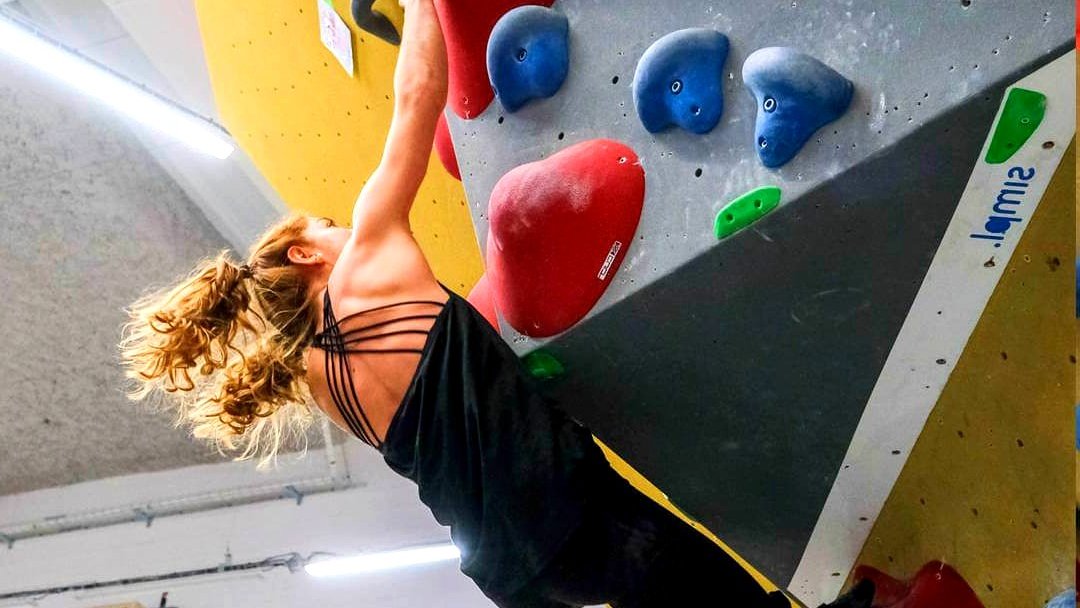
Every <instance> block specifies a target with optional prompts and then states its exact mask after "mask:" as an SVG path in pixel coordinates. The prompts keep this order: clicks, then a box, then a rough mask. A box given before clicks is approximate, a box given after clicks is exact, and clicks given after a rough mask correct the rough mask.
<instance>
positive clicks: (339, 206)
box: [195, 0, 483, 292]
mask: <svg viewBox="0 0 1080 608" xmlns="http://www.w3.org/2000/svg"><path fill="white" fill-rule="evenodd" d="M317 1H318V0H262V1H260V2H246V3H242V4H241V3H235V2H222V1H221V0H196V3H195V5H196V11H197V13H198V17H199V27H200V30H201V32H202V37H203V45H204V48H205V53H206V62H207V67H208V68H209V71H210V79H211V83H212V84H213V88H214V96H215V99H216V101H217V106H218V110H219V112H220V114H221V117H222V120H223V122H224V123H225V125H226V127H228V129H229V130H230V131H231V132H232V134H233V137H234V138H235V139H236V141H237V142H238V143H239V144H240V146H241V147H242V148H243V149H244V151H245V152H247V154H248V155H250V156H251V158H252V159H253V161H254V162H255V164H256V166H257V167H258V168H259V170H260V171H261V172H262V174H263V175H264V176H265V177H266V179H267V180H268V181H269V182H270V184H271V185H272V186H273V187H274V188H275V189H276V190H277V192H278V193H279V194H280V195H281V197H282V199H284V201H285V202H286V204H287V205H288V206H289V207H290V208H291V209H293V210H295V211H298V212H301V213H310V214H317V215H326V216H329V217H333V218H335V219H336V220H338V221H339V222H344V223H347V222H348V221H349V220H350V219H351V210H352V206H353V203H354V202H355V200H356V196H357V195H358V194H359V193H360V188H361V187H362V186H363V185H364V182H365V180H366V179H367V178H368V176H369V175H370V174H371V172H372V171H374V170H375V167H376V166H377V165H378V163H379V160H380V157H381V155H382V148H383V144H384V142H385V140H386V134H387V131H388V130H389V128H390V117H391V115H392V112H393V101H392V97H393V71H394V65H395V63H396V60H397V47H394V46H392V45H390V44H387V43H385V42H383V41H382V40H379V39H378V38H376V37H374V36H371V35H370V34H367V33H365V32H361V31H359V30H357V29H356V28H355V26H354V25H353V24H352V19H351V17H350V16H349V3H348V2H346V1H344V0H338V2H337V4H338V5H339V6H337V7H336V9H337V11H338V13H339V14H340V15H341V16H342V18H343V19H344V20H345V22H346V23H348V24H349V26H350V28H352V30H353V53H354V56H355V60H356V61H355V76H354V77H352V78H350V77H349V75H348V74H347V73H346V72H345V70H344V69H343V68H342V67H341V65H340V64H339V63H338V62H337V60H336V59H335V58H334V57H333V55H331V54H330V51H328V50H327V49H326V48H325V47H324V46H323V44H322V42H321V41H320V39H319V22H318V8H317V4H316V2H317ZM388 12H390V13H391V15H390V16H391V18H392V19H393V20H395V21H400V14H399V13H398V14H395V13H394V11H388ZM224 203H225V204H227V201H225V202H224ZM411 219H412V225H413V229H414V233H415V235H416V239H417V241H419V243H420V246H421V248H423V250H424V252H425V254H426V255H427V257H428V259H429V260H430V261H431V264H432V267H433V268H434V270H435V273H436V274H437V275H438V276H439V278H440V279H441V280H442V281H443V282H444V283H446V284H447V285H448V286H450V287H452V288H454V289H456V290H458V291H461V292H467V291H468V290H469V289H471V288H472V285H473V284H474V283H475V282H476V280H477V279H479V277H480V274H481V273H482V272H483V266H482V261H481V258H480V251H479V247H478V246H477V241H476V234H475V231H474V230H473V226H472V219H471V217H470V216H469V210H468V207H467V206H466V201H465V192H464V189H463V188H462V186H461V183H460V182H458V181H457V180H455V179H453V178H452V177H450V176H449V175H448V174H447V173H446V171H445V170H444V169H443V167H442V165H441V164H440V163H439V161H438V160H437V159H436V158H435V157H434V155H433V156H432V161H431V163H430V165H429V170H428V176H427V178H426V179H425V180H424V183H423V185H422V187H421V188H420V193H419V194H418V196H417V199H416V204H415V205H414V207H413V212H412V216H411Z"/></svg>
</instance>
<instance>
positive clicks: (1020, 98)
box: [986, 88, 1046, 165]
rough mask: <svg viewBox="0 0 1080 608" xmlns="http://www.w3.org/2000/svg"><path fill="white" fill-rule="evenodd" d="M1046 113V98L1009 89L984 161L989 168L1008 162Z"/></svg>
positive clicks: (1021, 90)
mask: <svg viewBox="0 0 1080 608" xmlns="http://www.w3.org/2000/svg"><path fill="white" fill-rule="evenodd" d="M1045 114H1046V95H1043V94H1042V93H1040V92H1038V91H1029V90H1028V89H1021V88H1013V89H1011V90H1010V91H1009V96H1008V97H1006V98H1005V109H1004V110H1002V111H1001V118H1000V119H999V120H998V122H997V125H995V126H994V136H993V137H992V138H991V139H990V149H989V150H987V151H986V162H987V163H989V164H991V165H997V164H1001V163H1003V162H1005V161H1007V160H1009V159H1010V158H1011V157H1012V155H1013V154H1016V151H1017V150H1019V149H1020V148H1022V147H1023V146H1024V143H1025V142H1027V140H1028V138H1030V137H1031V134H1032V133H1034V132H1035V129H1037V128H1039V123H1041V122H1042V119H1043V116H1044V115H1045Z"/></svg>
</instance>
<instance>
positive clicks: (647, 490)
mask: <svg viewBox="0 0 1080 608" xmlns="http://www.w3.org/2000/svg"><path fill="white" fill-rule="evenodd" d="M594 440H595V441H596V443H597V445H599V446H600V449H602V450H603V451H604V455H605V456H606V457H607V459H608V462H610V463H611V466H612V468H613V469H615V470H616V471H618V473H619V474H620V475H622V476H623V477H624V478H625V479H626V480H627V481H629V482H630V484H631V485H633V486H634V487H635V488H636V489H637V490H638V491H639V492H641V493H642V494H644V495H646V496H648V497H649V498H651V499H652V500H653V501H655V502H656V503H658V504H659V505H660V506H662V507H664V508H665V509H667V510H668V511H670V512H672V513H674V514H675V515H677V516H678V517H679V519H681V520H683V521H685V522H686V523H688V524H690V526H692V527H693V528H694V529H695V530H697V531H698V532H700V533H701V534H704V535H705V536H706V537H707V538H709V540H711V541H713V542H714V543H716V544H717V545H719V546H720V548H721V549H723V550H724V551H725V552H727V554H728V555H730V556H731V557H732V558H733V559H734V560H735V561H736V562H738V563H739V565H740V566H742V567H743V569H745V570H746V571H747V572H749V573H750V575H751V576H753V577H754V580H756V581H757V582H758V584H760V585H761V586H762V587H763V588H765V590H767V591H775V590H777V589H778V588H779V587H777V586H776V584H775V583H773V582H772V581H770V580H769V579H767V578H765V575H763V574H762V573H760V572H758V571H757V570H756V569H755V568H754V567H753V566H752V565H751V564H749V563H748V562H747V561H746V560H744V559H743V558H742V557H740V556H739V554H737V553H735V551H734V550H732V549H731V547H729V546H727V545H726V544H724V542H723V541H722V540H720V539H719V538H717V537H716V535H715V534H713V533H712V532H711V531H710V530H709V529H708V528H706V527H705V526H703V525H701V523H699V522H698V521H697V520H694V519H691V518H690V517H689V516H687V515H686V514H685V513H683V512H682V511H680V510H679V508H678V507H676V506H675V505H674V503H672V502H671V501H670V500H669V499H668V497H667V494H664V493H663V492H661V491H660V488H657V487H656V486H655V485H653V484H652V482H650V481H649V480H648V479H646V478H645V476H644V475H642V474H641V473H639V472H637V470H636V469H634V467H632V466H630V464H629V463H628V462H626V461H625V460H623V459H622V458H621V457H620V456H619V455H618V454H616V453H615V452H614V451H613V450H612V449H611V448H609V447H608V446H606V445H604V443H603V442H601V441H600V440H599V439H596V438H594ZM717 592H718V594H722V592H723V591H722V590H718V591H717ZM792 605H793V606H794V605H795V604H792Z"/></svg>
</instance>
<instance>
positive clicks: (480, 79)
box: [435, 0, 555, 120]
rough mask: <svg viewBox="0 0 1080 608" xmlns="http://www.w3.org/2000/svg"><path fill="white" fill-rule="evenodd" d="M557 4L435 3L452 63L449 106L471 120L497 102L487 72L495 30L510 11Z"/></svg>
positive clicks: (502, 0)
mask: <svg viewBox="0 0 1080 608" xmlns="http://www.w3.org/2000/svg"><path fill="white" fill-rule="evenodd" d="M554 1H555V0H532V1H529V0H435V10H436V11H437V12H438V13H439V22H440V23H441V24H442V30H443V38H445V39H446V56H447V58H448V60H449V62H450V64H449V65H450V93H449V99H448V104H449V106H450V108H451V109H452V110H454V113H455V114H457V115H458V116H460V117H462V118H464V119H466V120H468V119H471V118H476V117H477V116H479V115H480V114H482V113H483V112H484V110H485V109H486V108H487V107H488V104H490V103H491V100H492V99H494V98H495V93H494V91H492V90H491V81H490V80H489V79H488V71H487V44H488V38H490V37H491V30H492V29H493V28H494V27H495V24H496V23H498V21H499V18H500V17H502V16H503V15H505V14H506V13H507V12H508V11H510V10H512V9H515V8H517V7H519V6H525V5H527V4H533V5H539V6H544V7H548V8H550V7H551V5H552V4H553V3H554Z"/></svg>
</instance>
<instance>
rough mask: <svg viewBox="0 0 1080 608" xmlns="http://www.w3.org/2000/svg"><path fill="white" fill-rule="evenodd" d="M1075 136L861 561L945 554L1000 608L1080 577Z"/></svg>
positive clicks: (901, 563) (912, 564)
mask: <svg viewBox="0 0 1080 608" xmlns="http://www.w3.org/2000/svg"><path fill="white" fill-rule="evenodd" d="M1075 172H1076V165H1075V149H1074V148H1072V147H1071V148H1070V150H1069V151H1068V152H1067V154H1066V156H1065V158H1064V159H1063V160H1062V163H1061V164H1060V165H1059V168H1058V170H1057V173H1056V174H1055V175H1054V178H1053V180H1052V181H1051V184H1050V187H1049V189H1048V190H1047V192H1046V194H1045V196H1044V197H1043V200H1042V202H1041V203H1040V205H1039V209H1038V210H1037V211H1036V213H1035V215H1034V217H1032V219H1031V224H1030V225H1029V226H1028V227H1027V231H1026V232H1025V234H1024V236H1023V238H1022V240H1021V241H1020V243H1019V245H1018V248H1017V250H1016V253H1015V254H1014V255H1013V258H1012V260H1011V262H1010V263H1009V267H1008V269H1007V271H1006V272H1005V273H1004V274H1003V276H1002V278H1001V281H1000V283H999V284H998V286H997V289H996V290H995V291H994V294H993V296H992V297H991V298H990V301H989V302H988V304H987V306H986V310H985V312H984V313H983V315H982V317H981V319H980V320H979V323H978V325H977V326H976V328H975V330H974V332H972V335H971V338H970V339H969V341H968V344H967V346H966V348H965V350H964V353H963V355H962V357H961V358H960V360H959V361H958V363H957V366H956V369H955V371H954V372H953V374H952V376H951V377H950V378H949V381H948V384H947V385H946V386H945V390H944V392H943V393H942V395H941V398H940V399H939V401H938V403H937V405H936V407H935V408H934V411H933V413H932V414H931V416H930V418H929V420H928V421H927V424H926V427H925V429H924V430H923V432H922V434H921V435H920V436H919V440H918V442H917V443H916V444H915V448H914V451H913V452H912V454H911V457H910V458H909V459H908V462H907V465H906V466H905V467H904V470H903V472H902V473H901V475H900V478H899V479H898V480H897V483H896V485H895V486H894V487H893V491H892V494H891V495H890V497H889V500H888V501H887V502H886V504H885V507H884V509H883V510H882V513H881V515H880V516H879V517H878V519H877V522H876V524H875V525H874V529H873V531H872V532H871V535H870V539H869V540H868V541H867V544H866V546H865V547H864V548H863V552H862V555H861V556H860V558H859V561H858V563H861V564H869V565H872V566H875V567H877V568H879V569H881V570H884V571H886V572H888V573H890V574H892V575H894V576H897V577H899V578H904V577H907V576H910V575H912V574H914V573H915V571H916V570H918V568H919V567H920V566H921V565H922V564H923V563H925V562H927V561H930V560H934V559H940V560H943V561H945V562H947V563H949V564H951V565H953V566H954V567H956V568H957V570H959V571H960V573H961V574H963V575H964V577H965V578H966V579H967V581H968V582H969V583H970V584H971V586H972V588H973V589H974V590H975V592H976V593H978V595H979V598H980V599H981V600H982V602H983V604H984V605H985V606H986V607H987V608H1016V607H1018V606H1041V605H1043V603H1044V602H1045V601H1046V600H1048V599H1050V598H1051V597H1052V596H1054V595H1056V594H1057V593H1059V592H1060V591H1062V590H1064V589H1065V588H1066V587H1068V586H1070V585H1072V584H1073V561H1072V556H1073V555H1074V539H1075V536H1074V523H1073V517H1074V514H1073V508H1072V506H1071V500H1069V498H1068V497H1069V496H1071V494H1072V492H1071V490H1070V487H1071V486H1072V485H1073V484H1074V477H1073V469H1072V462H1073V456H1072V454H1073V450H1074V446H1073V441H1074V440H1073V424H1072V416H1073V405H1074V399H1075V397H1074V393H1073V391H1074V388H1073V383H1074V377H1075V376H1074V374H1075V373H1076V367H1075V366H1076V358H1075V355H1076V350H1075V349H1076V342H1075V338H1074V334H1073V333H1072V329H1073V328H1074V327H1075V324H1074V323H1075V321H1074V320H1073V290H1074V274H1073V260H1074V257H1075V254H1074V249H1073V247H1074V239H1075V237H1074V235H1073V232H1074V223H1073V213H1074V211H1075V193H1074V184H1075V178H1076V176H1075Z"/></svg>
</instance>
